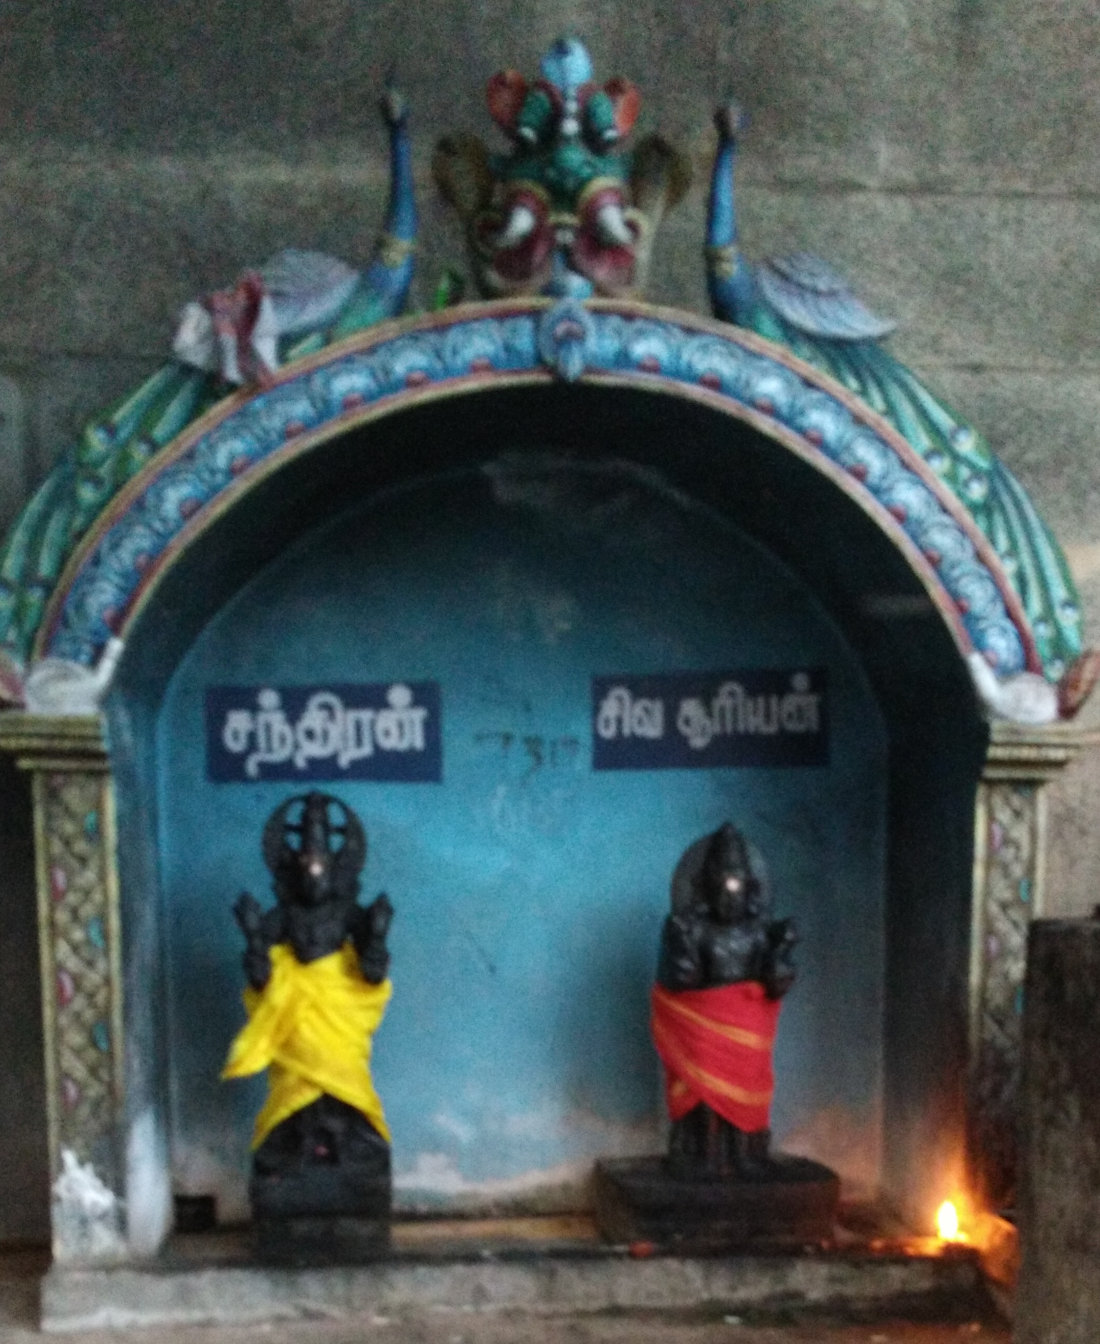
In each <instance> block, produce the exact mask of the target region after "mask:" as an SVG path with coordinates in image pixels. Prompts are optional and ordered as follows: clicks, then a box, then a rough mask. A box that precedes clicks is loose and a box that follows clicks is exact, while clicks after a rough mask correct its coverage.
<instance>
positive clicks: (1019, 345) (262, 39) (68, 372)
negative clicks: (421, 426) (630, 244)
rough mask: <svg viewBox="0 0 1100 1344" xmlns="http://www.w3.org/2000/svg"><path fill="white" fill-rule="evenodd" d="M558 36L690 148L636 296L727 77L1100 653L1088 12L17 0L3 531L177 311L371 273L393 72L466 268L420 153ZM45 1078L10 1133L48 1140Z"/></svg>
mask: <svg viewBox="0 0 1100 1344" xmlns="http://www.w3.org/2000/svg"><path fill="white" fill-rule="evenodd" d="M563 29H572V30H573V31H575V32H576V33H577V34H578V35H579V36H581V37H582V38H583V39H584V40H586V41H587V42H588V43H589V45H590V47H591V49H592V52H593V55H594V57H595V59H596V62H597V68H598V70H599V71H600V72H602V77H605V78H606V77H608V76H610V75H612V74H623V75H626V76H628V77H630V78H632V79H634V80H635V81H637V82H638V83H639V85H640V86H641V87H642V90H643V93H644V95H645V108H644V112H643V123H642V124H643V128H646V129H654V128H660V130H661V131H662V132H663V133H664V134H666V135H667V136H668V137H669V138H670V139H672V140H673V141H675V142H676V143H678V144H679V145H680V146H681V147H683V148H684V149H686V150H688V151H689V152H690V153H691V155H692V157H693V159H694V161H695V166H696V180H695V183H694V186H693V188H692V191H691V194H690V196H689V198H688V200H687V201H686V202H685V203H684V205H682V206H681V207H680V209H679V211H678V212H677V213H676V214H675V215H674V216H673V217H672V219H671V220H670V221H669V222H668V225H667V227H666V230H665V232H664V234H663V236H662V238H661V240H660V243H659V245H658V251H657V255H656V262H655V279H654V282H653V284H652V286H651V297H653V298H654V299H656V300H658V301H661V302H668V303H672V304H677V305H680V306H686V307H690V308H694V309H697V310H702V309H703V308H704V292H703V270H702V265H701V262H700V256H699V248H700V243H701V239H702V236H703V235H702V231H703V217H704V203H705V183H706V174H707V166H708V159H709V155H710V152H711V147H712V131H711V129H710V112H711V109H712V107H713V105H714V104H715V103H716V102H717V101H719V100H720V99H721V98H722V97H724V96H725V95H727V94H728V93H730V92H732V93H733V94H735V95H736V96H737V97H738V98H739V99H740V100H741V101H742V102H743V103H744V104H745V105H746V107H747V108H748V109H749V110H750V112H751V115H752V127H751V130H750V132H749V134H748V135H747V137H746V139H745V142H744V150H743V155H742V161H741V174H740V187H741V207H742V228H743V239H744V244H745V247H746V250H747V251H749V252H750V253H756V254H759V253H764V252H769V251H782V250H787V249H791V248H794V247H799V248H806V249H809V250H812V251H816V252H818V253H820V254H821V255H822V256H823V257H825V258H827V259H828V260H830V261H831V262H833V263H834V264H835V265H837V266H838V267H840V268H841V269H842V270H843V271H845V272H846V273H847V274H849V275H850V276H851V277H852V278H853V279H854V280H856V281H857V282H858V288H859V289H860V291H861V292H862V293H863V295H864V296H865V297H866V298H867V299H868V300H869V301H870V302H871V303H872V306H874V307H876V308H877V309H879V310H881V311H883V312H885V313H889V314H891V315H894V316H896V317H897V318H898V319H900V322H901V331H900V333H899V335H898V336H897V337H895V338H894V345H895V349H896V350H897V351H898V352H899V353H900V354H901V355H902V357H903V358H905V359H906V360H908V361H909V362H911V363H912V364H913V365H914V366H915V367H916V368H917V369H918V370H919V371H920V372H921V373H922V374H924V375H925V376H927V377H928V379H929V380H930V381H931V382H932V383H933V384H934V385H936V386H937V387H939V388H940V389H942V390H943V391H944V392H945V393H946V394H947V396H948V398H949V399H950V400H952V401H953V402H954V403H955V405H956V406H957V407H958V409H959V410H960V411H962V412H963V413H964V414H966V415H967V416H969V417H970V418H971V419H973V421H974V422H975V423H976V424H977V425H978V426H979V427H981V428H982V429H983V430H984V432H985V433H986V435H987V437H988V438H989V440H990V442H991V443H992V444H993V446H994V448H995V449H996V451H998V452H999V453H1000V454H1001V455H1002V457H1003V458H1004V460H1005V461H1006V462H1007V463H1008V464H1009V465H1010V466H1011V467H1012V468H1013V470H1014V471H1016V472H1017V474H1018V475H1019V476H1020V477H1021V479H1022V480H1023V482H1024V484H1025V485H1026V486H1027V488H1028V489H1029V490H1030V491H1031V493H1032V495H1033V497H1034V498H1035V500H1036V503H1037V504H1038V506H1039V508H1040V510H1041V511H1042V513H1043V514H1044V516H1045V517H1046V519H1047V520H1048V522H1049V523H1050V524H1051V525H1052V527H1053V528H1054V530H1055V532H1056V533H1057V534H1058V536H1059V537H1060V539H1061V540H1062V542H1063V544H1064V545H1065V547H1066V549H1067V551H1068V554H1069V556H1070V559H1071V563H1072V565H1073V567H1074V570H1075V573H1076V576H1077V579H1078V582H1079V583H1080V585H1081V588H1082V595H1083V597H1084V601H1085V613H1086V623H1087V629H1088V630H1092V631H1093V632H1098V633H1094V634H1093V638H1094V639H1100V519H1098V517H1097V502H1098V499H1100V452H1098V451H1097V449H1098V444H1097V439H1098V437H1100V436H1098V431H1097V425H1098V424H1100V316H1098V300H1100V149H1098V147H1100V41H1098V40H1097V29H1098V13H1097V7H1096V5H1095V3H1094V0H740V3H730V2H729V0H726V3H720V2H719V0H692V3H691V4H687V3H683V4H680V5H670V4H668V3H667V0H666V2H665V3H658V0H632V2H631V3H625V0H604V2H602V3H590V4H581V3H577V2H576V0H574V2H570V0H555V2H553V3H536V2H535V0H528V2H527V3H519V2H516V3H508V2H507V0H476V3H475V2H474V0H430V2H427V3H420V2H419V0H411V2H407V3H404V4H398V3H396V0H260V2H259V3H254V4H251V5H242V4H240V3H239V0H233V2H232V3H230V0H191V3H189V4H188V5H179V6H176V5H172V6H167V5H155V4H149V3H147V0H146V2H145V3H138V0H98V3H97V4H95V5H94V6H92V5H88V4H86V3H85V0H52V2H51V3H50V4H48V5H43V4H41V3H40V2H38V0H6V3H5V5H4V6H3V11H2V12H0V377H2V378H4V379H7V380H10V385H9V384H6V383H0V527H3V528H6V527H7V525H8V524H9V523H10V521H11V520H12V518H13V517H14V516H15V514H16V513H17V511H18V509H19V507H20V506H21V504H22V502H23V500H24V499H25V498H26V496H27V494H28V493H29V492H30V491H31V490H32V489H33V488H34V487H35V486H36V485H37V484H38V482H39V481H40V480H41V479H42V478H43V476H44V475H45V473H46V472H47V471H48V469H49V465H50V462H51V461H52V459H53V457H54V456H55V455H56V453H57V452H58V451H59V450H60V449H62V448H63V447H64V446H65V444H66V443H67V442H68V441H69V440H70V439H71V437H72V436H73V435H74V434H75V432H76V431H77V430H78V429H79V427H80V425H81V424H82V423H83V421H84V420H85V419H86V418H87V417H88V416H89V415H90V414H92V413H93V412H95V411H97V410H98V409H100V408H101V407H103V406H104V405H106V404H107V403H109V402H110V401H111V400H112V399H114V398H115V397H116V396H118V395H120V394H121V393H123V392H125V391H126V390H128V389H129V388H130V387H131V386H133V385H134V384H135V383H136V382H137V381H138V380H139V378H140V377H141V376H142V375H144V374H145V373H146V372H147V371H149V370H150V369H152V368H153V367H155V366H156V364H157V363H159V362H160V360H161V358H162V357H163V355H164V353H165V351H166V349H167V346H168V342H169V339H170V335H171V330H172V325H173V318H174V315H175V313H176V311H177V310H178V308H179V307H180V306H181V305H182V304H183V303H184V302H185V301H186V300H187V299H189V298H191V297H193V296H194V295H196V294H197V293H199V292H201V291H204V290H207V289H210V288H212V287H214V286H217V285H221V284H224V283H227V282H228V281H229V280H231V279H232V278H233V277H234V276H235V275H236V274H237V273H238V272H239V271H240V270H241V269H242V268H243V267H245V266H246V265H248V264H253V263H256V262H258V261H261V260H263V259H264V257H266V256H267V255H268V254H269V253H270V252H272V251H274V250H276V249H277V248H279V247H281V246H285V245H287V244H296V245H299V246H305V247H319V248H322V249H325V250H329V251H332V252H334V253H336V254H338V255H341V256H344V257H346V258H348V259H349V260H353V259H359V258H363V257H365V256H366V254H367V252H368V250H369V247H370V244H371V241H372V239H373V237H374V233H375V230H376V228H377V225H378V221H379V216H380V211H381V205H382V193H383V191H384V183H385V160H384V151H385V139H384V134H383V131H382V128H381V126H380V124H379V122H378V119H377V117H376V115H375V111H374V102H375V97H376V94H377V92H378V90H379V88H380V86H381V82H382V78H383V75H384V72H385V71H386V70H387V69H388V68H389V67H390V66H391V65H392V66H394V67H395V68H396V71H397V74H398V78H399V81H400V83H401V86H402V88H403V89H404V90H405V92H406V94H407V95H408V97H409V99H410V102H411V104H412V107H413V113H414V118H415V120H414V135H415V141H416V166H417V176H418V179H419V187H420V201H421V210H422V221H423V224H422V236H423V246H422V251H421V269H420V279H419V282H418V295H417V297H418V298H419V300H420V301H421V302H427V300H428V299H429V298H430V294H431V291H432V288H433V286H434V282H435V279H436V277H437V276H438V274H439V272H440V270H441V268H442V266H443V265H444V264H445V263H446V262H448V261H450V260H458V259H459V258H460V240H459V235H458V232H457V230H456V229H455V227H454V226H453V224H452V222H451V221H450V220H449V219H448V218H447V217H446V214H445V211H444V209H443V207H442V205H441V203H440V202H439V201H438V200H437V199H436V197H435V193H434V188H433V186H432V184H431V181H430V173H429V164H430V158H431V148H432V144H433V142H434V140H435V138H436V136H437V135H439V134H440V133H442V132H444V131H449V130H454V129H469V130H472V131H474V132H476V133H479V134H482V135H484V136H485V138H486V139H487V140H490V141H492V140H494V132H493V129H492V127H491V123H490V122H489V119H488V115H487V113H486V112H485V110H484V104H483V101H482V93H481V91H482V87H483V85H484V81H485V79H486V78H487V77H488V75H489V74H491V73H492V72H493V71H494V70H496V69H498V68H500V67H501V66H506V65H515V66H518V67H519V68H521V69H523V70H524V71H531V70H532V69H533V68H534V66H535V64H536V62H537V58H538V56H539V54H540V52H541V51H542V50H543V48H544V47H545V46H546V45H547V43H548V42H549V41H551V40H552V39H553V37H554V36H556V35H557V34H558V33H559V32H560V31H562V30H563ZM1087 713H1088V715H1089V718H1090V719H1091V720H1092V721H1097V720H1098V719H1100V708H1093V709H1092V710H1091V712H1088V711H1087ZM0 784H3V785H4V787H5V790H6V793H5V797H4V798H3V799H0V806H3V807H5V808H6V809H8V808H14V807H16V806H17V805H18V800H16V799H14V798H13V797H12V795H11V787H12V786H11V783H10V780H8V779H7V777H6V776H5V778H4V779H3V780H0ZM1098 810H1100V751H1098V752H1095V753H1093V755H1092V756H1091V757H1087V758H1085V759H1083V760H1081V761H1080V762H1079V763H1078V764H1077V765H1076V766H1074V767H1073V768H1072V770H1071V771H1070V772H1069V773H1068V774H1067V777H1066V778H1065V779H1064V780H1063V781H1061V782H1059V783H1058V784H1057V785H1055V786H1054V798H1053V807H1052V819H1051V820H1052V835H1053V845H1052V862H1051V868H1050V873H1049V884H1048V911H1049V913H1051V914H1059V915H1073V914H1080V913H1084V912H1086V911H1088V910H1090V909H1091V908H1092V905H1093V904H1094V903H1095V901H1096V899H1097V889H1098V887H1100V826H1096V825H1094V823H1093V818H1094V816H1095V815H1096V814H1097V811H1098ZM3 839H4V838H3V836H2V835H0V844H2V843H3ZM23 871H24V865H22V864H21V863H20V862H16V861H15V860H14V859H12V858H11V857H10V856H9V855H8V854H7V853H6V852H5V853H0V901H2V902H3V908H4V910H5V914H6V915H7V916H8V918H6V919H5V930H6V931H11V930H14V929H15V928H16V927H19V928H23V927H24V926H26V927H29V921H28V919H27V918H26V916H25V914H22V913H20V914H18V916H17V917H16V916H15V915H14V914H12V913H11V912H13V911H15V910H16V909H17V908H18V910H19V911H24V910H25V908H26V907H25V902H26V901H27V900H28V899H29V896H28V893H27V888H26V884H25V881H23V880H20V876H19V875H20V874H21V873H22V872H23ZM21 965H22V967H23V970H22V971H19V970H18V968H17V969H16V972H15V978H14V979H9V980H8V981H7V984H6V986H5V992H4V1002H3V1004H2V1005H0V1006H2V1007H3V1008H4V1009H5V1016H6V1020H7V1026H6V1029H5V1031H4V1033H2V1039H0V1072H10V1071H12V1070H14V1071H15V1072H19V1071H20V1070H23V1071H25V1070H26V1067H27V1060H28V1059H30V1058H33V1055H34V1052H35V1051H37V1049H38V1041H39V1032H38V1027H37V1015H38V1005H37V986H36V984H35V983H34V975H35V970H34V967H35V959H34V958H33V956H32V955H31V954H30V949H29V948H28V949H27V955H26V957H25V958H23V959H22V962H21ZM20 976H22V980H21V979H20ZM20 1076H22V1074H20ZM33 1093H34V1089H33V1087H28V1088H25V1089H23V1091H22V1093H21V1096H20V1098H19V1099H18V1106H17V1110H18V1111H19V1113H18V1114H16V1115H14V1116H12V1117H11V1118H10V1120H9V1118H8V1117H7V1116H6V1115H5V1116H4V1117H3V1120H4V1127H5V1128H8V1127H9V1124H10V1125H11V1126H12V1127H14V1128H15V1129H16V1130H19V1131H20V1132H23V1133H26V1134H31V1133H41V1126H42V1110H41V1099H40V1097H39V1096H36V1095H33ZM2 1183H3V1182H2V1180H0V1185H2ZM43 1187H44V1177H43ZM0 1209H2V1210H3V1212H0V1236H7V1237H13V1236H34V1235H39V1234H40V1233H41V1231H42V1229H43V1228H44V1226H45V1195H44V1193H43V1197H42V1200H41V1202H40V1204H38V1205H36V1204H35V1202H34V1200H33V1199H31V1200H28V1199H26V1198H22V1197H20V1198H19V1199H15V1200H13V1199H10V1198H3V1199H0Z"/></svg>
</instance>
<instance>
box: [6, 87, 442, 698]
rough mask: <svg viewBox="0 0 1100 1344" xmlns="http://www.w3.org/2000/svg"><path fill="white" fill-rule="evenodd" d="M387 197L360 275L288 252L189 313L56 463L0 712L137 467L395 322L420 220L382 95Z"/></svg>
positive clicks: (18, 552) (396, 126)
mask: <svg viewBox="0 0 1100 1344" xmlns="http://www.w3.org/2000/svg"><path fill="white" fill-rule="evenodd" d="M381 107H382V114H383V117H384V118H385V121H386V123H387V126H388V129H389V142H390V187H389V201H388V204H387V207H386V215H385V222H384V225H383V231H382V233H381V235H380V237H379V239H378V242H377V244H376V247H375V249H374V254H373V256H372V258H371V260H370V262H369V263H368V265H367V266H366V268H365V269H363V270H358V269H356V268H354V267H352V266H348V265H346V264H345V263H344V262H342V261H339V260H337V259H336V258H334V257H329V256H325V255H324V254H322V253H318V252H308V251H302V250H299V249H294V248H291V249H287V250H286V251H283V252H280V253H279V254H278V255H277V256H275V257H273V258H272V259H271V260H270V261H269V262H268V263H267V264H266V265H264V266H262V267H259V268H258V269H257V270H255V271H249V272H247V273H246V274H245V275H244V276H242V277H241V279H240V280H239V281H238V282H237V284H236V285H235V286H233V287H232V288H230V289H226V290H221V291H218V292H216V293H214V294H210V295H207V296H205V297H204V298H203V299H201V300H197V301H196V302H194V303H190V304H188V305H187V307H186V308H185V309H184V311H183V313H182V315H181V319H180V324H179V328H178V330H177V332H176V337H175V340H174V342H173V346H172V350H173V355H174V356H175V357H174V358H173V359H172V360H170V361H169V362H167V363H165V364H164V365H162V366H161V368H159V369H158V370H157V371H156V372H155V373H154V374H152V375H151V376H150V377H149V378H147V379H146V380H145V382H144V383H142V384H141V386H140V387H138V388H137V389H136V390H135V391H133V392H131V393H130V394H129V395H127V396H126V397H124V398H123V399H122V400H121V401H119V402H118V403H116V404H115V405H114V406H112V407H110V408H109V409H108V410H107V411H106V412H105V413H104V414H103V415H101V416H99V417H97V418H96V419H94V420H93V421H91V422H90V423H89V424H88V425H86V426H85V428H84V430H83V431H82V432H81V434H80V437H79V438H78V439H77V441H76V442H75V443H74V444H72V445H71V446H70V447H69V448H67V449H66V450H65V451H64V452H63V453H62V454H61V455H60V457H59V458H58V461H57V463H56V465H55V466H54V468H53V470H52V472H51V473H50V475H49V476H48V477H47V478H46V480H45V481H44V483H43V484H42V486H41V487H40V488H39V490H38V492H37V494H35V496H34V497H33V498H32V499H31V501H30V502H29V504H28V505H27V506H26V508H25V509H24V510H23V513H22V515H21V516H20V518H19V520H18V522H17V523H16V526H15V527H14V529H13V530H12V532H11V533H10V534H9V536H8V538H7V540H6V542H5V544H4V547H3V550H2V551H0V701H2V700H5V699H6V700H8V701H9V702H10V701H15V702H19V701H20V699H21V697H22V681H23V669H24V664H25V662H26V659H27V657H28V654H29V651H30V648H31V645H32V643H33V640H34V637H35V634H36V632H37V630H38V627H39V624H40V622H41V620H42V615H43V612H44V610H45V605H46V602H47V601H48V599H49V595H50V593H51V592H52V591H53V589H54V587H55V585H56V583H57V579H58V577H59V576H60V574H61V571H62V570H63V568H64V566H65V563H66V562H67V560H68V559H69V557H70V555H72V553H73V551H74V550H75V549H76V547H77V545H78V543H79V542H80V539H81V538H82V537H83V536H84V534H85V532H86V531H87V530H88V528H89V527H90V526H91V524H92V522H93V521H94V519H95V518H96V517H97V516H98V514H99V513H100V512H101V510H102V509H103V508H104V507H105V506H106V504H107V503H108V502H109V500H110V499H111V498H112V497H113V496H114V495H115V494H116V493H117V492H118V491H119V490H120V489H121V488H122V486H123V485H124V484H125V483H126V482H127V481H128V480H129V479H130V478H131V477H132V476H133V475H134V474H135V473H136V472H137V471H139V470H140V469H141V467H142V466H143V465H144V464H145V463H146V462H147V461H148V460H149V459H150V458H151V457H153V456H155V454H156V453H158V452H159V451H160V450H161V449H162V448H164V447H165V445H166V444H168V443H169V442H170V441H171V440H172V439H174V438H175V437H176V435H177V434H179V433H180V432H181V431H182V430H183V429H185V428H186V427H187V426H188V425H189V424H191V423H192V422H193V421H194V420H196V419H198V417H199V416H200V415H202V414H203V412H204V411H206V410H207V409H209V408H210V407H211V406H213V405H214V404H215V403H216V402H218V401H220V400H221V399H222V398H223V397H225V396H227V395H228V394H229V393H230V392H232V391H233V388H234V386H235V385H240V384H256V383H259V384H263V383H264V382H265V381H267V380H268V379H270V378H271V376H272V375H273V373H274V371H275V370H276V369H277V368H278V367H279V366H280V365H281V364H284V363H286V362H288V361H290V360H292V359H296V358H299V357H300V356H302V355H306V354H310V353H312V352H313V351H315V350H319V349H321V348H322V347H323V346H325V345H328V344H329V343H331V342H332V341H334V340H338V339H340V338H341V337H343V336H348V335H350V334H352V333H353V332H356V331H360V330H362V329H363V328H365V327H369V326H373V325H374V324H375V323H377V322H381V321H383V320H384V319H386V318H389V317H394V316H397V315H398V314H399V313H400V312H401V311H402V309H403V308H404V305H405V301H406V298H407V296H408V291H409V285H410V282H411V280H412V274H413V253H414V248H415V240H416V229H417V213H416V201H415V196H414V192H413V176H412V163H411V151H410V145H409V135H408V113H407V108H406V105H405V102H404V100H403V99H402V98H401V96H400V95H399V94H398V93H396V91H394V90H392V89H390V90H387V92H386V95H385V97H384V98H383V99H382V104H381Z"/></svg>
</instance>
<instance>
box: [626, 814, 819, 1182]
mask: <svg viewBox="0 0 1100 1344" xmlns="http://www.w3.org/2000/svg"><path fill="white" fill-rule="evenodd" d="M699 843H700V845H703V846H704V848H703V859H702V863H701V864H700V865H698V871H697V873H696V874H695V875H694V876H693V877H692V878H691V879H690V880H689V881H688V882H687V884H686V888H684V887H683V886H682V887H681V890H680V891H679V892H677V889H676V884H675V883H674V902H673V911H672V913H671V914H670V915H669V916H668V918H667V919H666V921H665V924H664V929H663V931H662V934H661V950H660V958H659V962H658V968H657V984H656V985H655V986H654V989H653V1018H652V1027H653V1038H654V1042H655V1043H656V1046H657V1052H658V1054H659V1055H660V1057H661V1061H662V1063H663V1064H664V1068H665V1089H666V1099H667V1102H668V1112H669V1116H670V1118H671V1120H672V1132H671V1138H670V1143H669V1166H670V1168H671V1169H672V1171H673V1172H674V1173H675V1174H677V1175H682V1176H691V1175H699V1176H705V1177H727V1178H729V1177H735V1178H741V1179H766V1178H767V1177H768V1176H769V1175H771V1174H772V1172H773V1163H772V1160H771V1158H770V1156H769V1144H770V1138H771V1134H770V1128H769V1113H770V1109H771V1100H772V1092H773V1090H774V1077H773V1073H772V1048H773V1045H774V1042H775V1033H776V1027H777V1025H778V1022H779V1007H780V1000H781V999H782V997H783V995H784V994H786V992H787V990H789V989H790V987H791V985H792V983H793V982H794V974H795V972H794V965H793V962H792V959H791V958H792V952H793V949H794V945H795V943H796V942H797V938H798V935H797V931H796V929H795V925H794V921H793V920H790V919H782V920H772V919H770V918H769V914H770V902H769V898H768V895H767V892H766V890H765V887H764V885H763V884H762V882H761V881H760V878H759V876H758V875H757V874H756V873H755V872H754V871H753V867H752V862H751V859H750V856H749V850H748V846H747V845H746V843H745V840H744V837H743V836H742V835H741V833H740V832H739V831H738V830H737V829H736V828H735V827H734V826H732V825H731V824H730V823H729V822H726V823H725V824H724V825H723V826H721V827H720V828H719V829H718V830H717V831H715V832H714V834H713V835H712V836H710V837H709V838H706V840H705V844H704V842H699ZM692 848H693V849H695V848H696V847H694V846H693V847H692ZM691 852H692V851H691V850H689V851H688V855H687V856H685V858H687V857H689V856H690V855H691Z"/></svg>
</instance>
